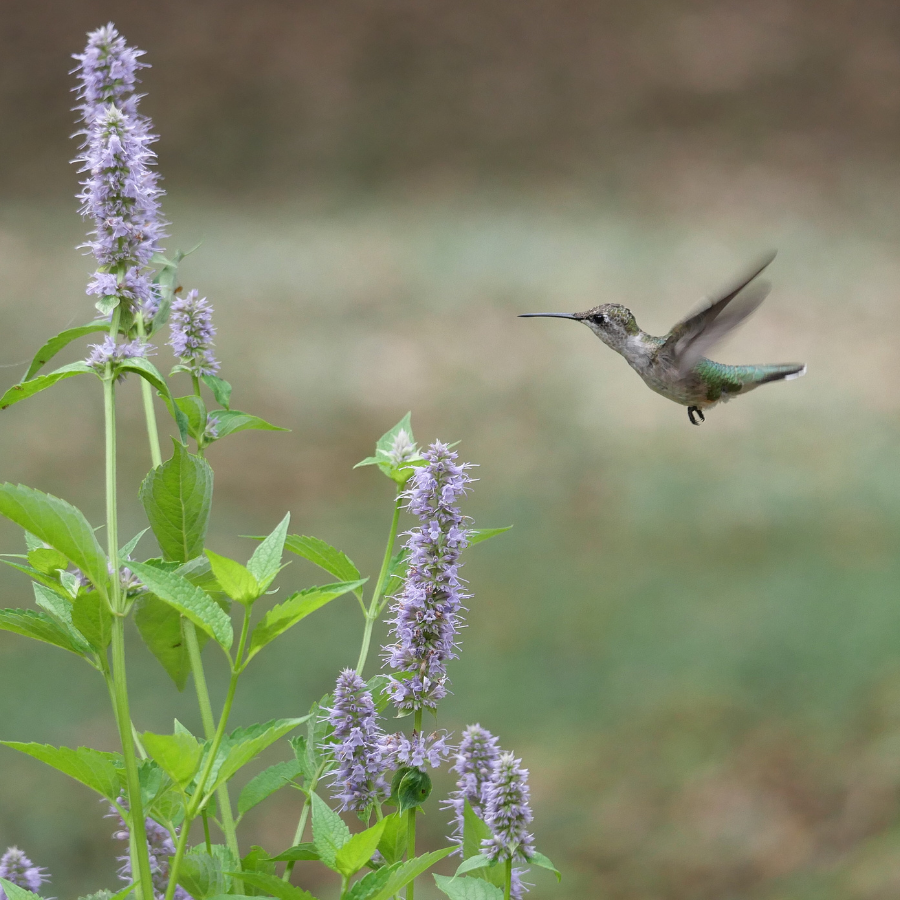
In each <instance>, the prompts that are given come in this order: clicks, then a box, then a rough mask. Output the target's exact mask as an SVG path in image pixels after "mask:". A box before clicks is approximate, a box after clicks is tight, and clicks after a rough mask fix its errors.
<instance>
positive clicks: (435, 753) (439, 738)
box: [381, 731, 452, 769]
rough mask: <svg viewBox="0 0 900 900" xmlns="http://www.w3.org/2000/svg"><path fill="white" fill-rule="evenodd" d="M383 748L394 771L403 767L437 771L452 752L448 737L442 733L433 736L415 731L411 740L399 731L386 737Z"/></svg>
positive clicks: (434, 732)
mask: <svg viewBox="0 0 900 900" xmlns="http://www.w3.org/2000/svg"><path fill="white" fill-rule="evenodd" d="M381 746H382V748H383V750H384V753H385V756H386V757H387V758H388V759H389V760H390V765H391V767H392V768H394V769H399V768H401V767H402V766H410V767H412V768H414V769H424V768H425V766H426V765H429V766H431V768H432V769H436V768H438V766H440V764H441V763H442V762H443V761H444V760H445V759H447V757H449V756H450V754H451V752H452V750H451V748H450V747H448V746H447V735H446V734H445V733H444V732H442V731H441V732H439V731H433V732H432V733H431V734H419V733H418V732H416V731H414V732H413V736H412V737H411V738H408V737H407V736H406V735H405V734H402V733H400V732H399V731H398V732H397V733H395V734H389V735H386V736H385V738H384V740H383V741H382V745H381Z"/></svg>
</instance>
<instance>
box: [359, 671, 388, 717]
mask: <svg viewBox="0 0 900 900" xmlns="http://www.w3.org/2000/svg"><path fill="white" fill-rule="evenodd" d="M392 682H393V679H392V677H391V676H390V675H373V676H372V677H371V678H370V679H369V680H368V681H367V682H366V687H367V688H368V690H369V693H370V694H371V695H372V702H373V703H374V704H375V712H378V713H380V712H382V711H383V710H385V709H387V706H388V704H389V703H390V702H391V695H390V686H391V684H392Z"/></svg>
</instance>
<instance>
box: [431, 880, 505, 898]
mask: <svg viewBox="0 0 900 900" xmlns="http://www.w3.org/2000/svg"><path fill="white" fill-rule="evenodd" d="M434 881H435V884H436V885H437V886H438V889H439V890H440V891H442V892H443V893H445V894H446V895H447V896H448V897H449V898H450V900H503V891H502V890H501V889H500V888H499V887H497V886H496V885H494V884H490V883H488V882H487V881H483V880H482V879H481V878H456V877H455V876H453V877H450V876H448V875H435V876H434Z"/></svg>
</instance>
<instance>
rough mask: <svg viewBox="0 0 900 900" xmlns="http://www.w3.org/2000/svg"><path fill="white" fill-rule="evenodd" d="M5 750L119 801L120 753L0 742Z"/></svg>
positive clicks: (87, 748)
mask: <svg viewBox="0 0 900 900" xmlns="http://www.w3.org/2000/svg"><path fill="white" fill-rule="evenodd" d="M0 744H2V745H3V746H4V747H10V748H11V749H12V750H18V751H19V752H20V753H26V754H28V756H33V757H34V758H35V759H39V760H40V761H41V762H44V763H46V764H47V765H48V766H52V767H53V768H54V769H58V770H59V771H60V772H64V773H65V774H66V775H68V776H69V777H71V778H74V779H75V780H76V781H80V782H81V783H82V784H84V785H87V786H88V787H89V788H92V789H93V790H95V791H96V792H97V793H98V794H100V795H101V796H103V797H106V799H107V800H109V801H113V800H116V799H117V798H118V796H119V793H120V792H121V790H122V784H123V783H122V779H121V778H120V777H119V776H120V773H121V772H123V769H122V766H123V765H124V764H123V762H122V755H121V754H120V753H103V752H102V751H100V750H92V749H91V748H90V747H79V748H78V749H77V750H73V749H72V748H71V747H54V746H52V745H51V744H23V743H20V742H18V741H0Z"/></svg>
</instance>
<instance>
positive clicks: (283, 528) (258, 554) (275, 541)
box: [247, 513, 358, 589]
mask: <svg viewBox="0 0 900 900" xmlns="http://www.w3.org/2000/svg"><path fill="white" fill-rule="evenodd" d="M290 521H291V514H290V513H288V514H287V515H286V516H285V517H284V518H283V519H282V520H281V521H280V522H279V523H278V525H276V526H275V530H274V531H273V532H272V533H271V534H270V535H269V536H268V537H267V538H266V539H265V540H264V541H263V542H262V543H261V544H260V545H259V546H258V547H257V548H256V549H255V550H254V551H253V555H252V556H251V557H250V559H249V561H248V562H247V568H248V569H249V570H250V571H251V572H252V573H253V575H254V576H255V577H256V580H257V581H258V582H259V583H260V584H261V585H262V586H263V589H265V588H266V587H268V586H269V585H270V584H271V583H272V579H273V578H275V576H276V575H277V574H278V570H279V569H280V568H281V556H282V554H283V553H284V541H285V538H286V537H287V529H288V525H289V524H290ZM357 577H358V576H357Z"/></svg>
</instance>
